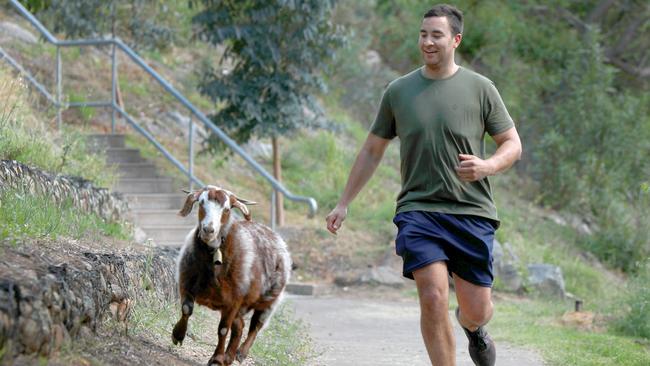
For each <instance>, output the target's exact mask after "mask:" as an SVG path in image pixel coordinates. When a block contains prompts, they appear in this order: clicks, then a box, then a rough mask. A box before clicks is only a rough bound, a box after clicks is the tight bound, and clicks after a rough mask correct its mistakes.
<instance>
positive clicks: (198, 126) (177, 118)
mask: <svg viewBox="0 0 650 366" xmlns="http://www.w3.org/2000/svg"><path fill="white" fill-rule="evenodd" d="M165 117H168V119H169V120H171V121H173V122H175V123H176V124H177V125H178V126H179V127H180V128H181V129H182V130H183V136H185V137H187V136H188V134H189V128H190V116H186V115H184V114H182V113H181V112H179V111H170V112H167V113H166V114H165ZM191 120H192V121H194V136H193V138H194V141H196V142H199V143H200V142H202V141H203V140H205V139H207V138H208V133H207V132H206V131H205V128H204V127H203V122H201V121H199V119H198V118H197V117H192V119H191ZM197 139H198V140H197Z"/></svg>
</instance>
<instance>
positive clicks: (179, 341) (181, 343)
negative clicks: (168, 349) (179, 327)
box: [172, 334, 183, 346]
mask: <svg viewBox="0 0 650 366" xmlns="http://www.w3.org/2000/svg"><path fill="white" fill-rule="evenodd" d="M172 343H174V346H182V345H183V340H182V339H177V338H176V337H174V335H173V334H172Z"/></svg>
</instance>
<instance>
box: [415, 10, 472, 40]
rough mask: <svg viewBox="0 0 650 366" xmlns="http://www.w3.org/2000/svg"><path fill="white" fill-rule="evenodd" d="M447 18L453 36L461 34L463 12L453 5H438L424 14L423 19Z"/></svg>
mask: <svg viewBox="0 0 650 366" xmlns="http://www.w3.org/2000/svg"><path fill="white" fill-rule="evenodd" d="M430 17H447V20H448V21H449V25H450V26H451V31H452V33H453V35H456V34H458V33H463V12H462V11H460V10H458V8H456V7H455V6H453V5H448V4H438V5H434V6H433V8H431V9H429V11H427V12H426V13H424V18H430Z"/></svg>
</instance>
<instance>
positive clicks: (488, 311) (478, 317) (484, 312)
mask: <svg viewBox="0 0 650 366" xmlns="http://www.w3.org/2000/svg"><path fill="white" fill-rule="evenodd" d="M453 277H454V284H455V287H456V299H457V300H458V307H459V308H460V314H459V322H460V325H462V326H463V327H465V328H467V329H468V330H470V331H472V332H474V331H476V329H478V327H480V326H483V325H485V324H487V322H489V321H490V319H492V312H493V309H494V305H493V304H492V289H491V288H489V287H482V286H478V285H475V284H473V283H470V282H467V281H465V280H464V279H462V278H460V277H458V276H456V274H455V273H454V274H453Z"/></svg>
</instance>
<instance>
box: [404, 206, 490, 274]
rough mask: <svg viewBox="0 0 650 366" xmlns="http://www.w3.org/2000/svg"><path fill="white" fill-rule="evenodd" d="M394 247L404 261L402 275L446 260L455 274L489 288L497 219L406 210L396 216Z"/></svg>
mask: <svg viewBox="0 0 650 366" xmlns="http://www.w3.org/2000/svg"><path fill="white" fill-rule="evenodd" d="M393 223H395V225H396V226H397V229H398V232H397V239H395V250H396V252H397V255H399V256H401V257H402V259H403V260H404V269H403V274H404V277H407V278H410V279H413V271H415V270H416V269H419V268H422V267H424V266H426V265H429V264H431V263H433V262H438V261H446V262H447V270H448V271H449V274H450V275H451V273H455V274H456V275H457V276H459V277H460V278H462V279H464V280H465V281H468V282H471V283H473V284H475V285H478V286H483V287H492V282H493V281H494V275H493V273H492V243H493V241H494V232H495V230H496V227H497V222H496V221H494V220H490V219H488V218H484V217H480V216H471V215H452V214H444V213H439V212H426V211H407V212H401V213H399V214H397V215H396V216H395V218H394V219H393Z"/></svg>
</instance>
